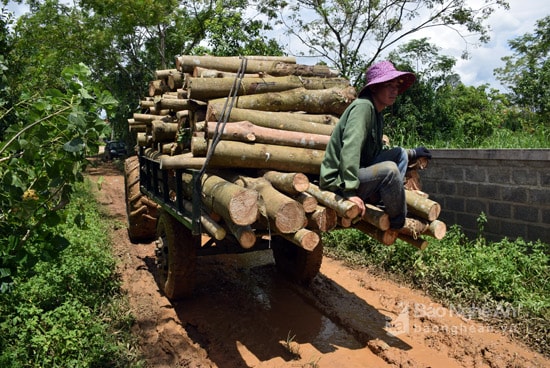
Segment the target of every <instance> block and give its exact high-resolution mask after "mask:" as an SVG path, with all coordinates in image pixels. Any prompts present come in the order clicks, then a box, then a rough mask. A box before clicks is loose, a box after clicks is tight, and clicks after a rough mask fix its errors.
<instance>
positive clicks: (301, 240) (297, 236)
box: [281, 229, 321, 251]
mask: <svg viewBox="0 0 550 368" xmlns="http://www.w3.org/2000/svg"><path fill="white" fill-rule="evenodd" d="M281 236H282V237H284V238H285V239H287V240H288V241H290V242H292V243H294V244H296V245H297V246H299V247H300V248H303V249H305V250H307V251H312V250H314V249H315V248H316V247H317V245H319V243H320V242H321V237H320V236H319V234H317V233H316V232H314V231H311V230H308V229H300V230H298V231H296V232H295V233H293V234H281Z"/></svg>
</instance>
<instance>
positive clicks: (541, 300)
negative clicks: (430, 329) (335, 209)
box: [323, 226, 550, 355]
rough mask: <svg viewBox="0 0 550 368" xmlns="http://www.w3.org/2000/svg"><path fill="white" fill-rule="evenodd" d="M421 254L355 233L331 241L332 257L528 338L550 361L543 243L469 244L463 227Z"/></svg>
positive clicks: (549, 294)
mask: <svg viewBox="0 0 550 368" xmlns="http://www.w3.org/2000/svg"><path fill="white" fill-rule="evenodd" d="M427 240H428V241H429V245H428V247H427V248H426V249H425V250H423V251H420V250H418V249H416V248H414V247H412V246H411V245H409V244H407V243H405V242H402V241H400V240H398V241H397V242H396V243H395V244H394V245H393V246H386V245H382V244H379V243H377V242H376V241H374V240H372V239H371V238H369V237H368V236H367V235H365V234H363V233H360V232H359V231H357V230H354V229H345V230H336V231H332V232H330V233H327V234H325V235H324V237H323V241H324V243H325V249H326V253H327V255H328V256H331V257H335V258H339V259H343V260H345V261H346V262H348V263H349V264H350V265H361V266H367V267H370V268H372V269H375V270H376V271H378V272H385V273H387V274H388V275H390V276H391V277H393V278H395V279H397V280H399V281H401V282H405V283H407V284H409V285H411V286H413V287H416V288H419V289H422V290H424V291H426V292H427V293H428V294H429V295H430V296H431V297H432V298H434V299H435V300H438V301H440V302H442V303H443V304H445V305H447V306H449V307H451V308H454V309H455V310H457V311H459V312H462V313H463V314H465V316H466V317H468V318H473V319H482V320H483V321H484V322H488V323H491V324H493V325H494V326H496V327H497V328H500V329H502V330H505V331H508V332H510V333H511V334H512V335H513V336H515V337H520V338H521V340H522V341H524V342H527V343H528V344H529V345H530V346H531V347H533V349H535V350H538V351H540V352H541V353H543V354H546V355H550V338H549V336H550V326H549V324H548V321H549V320H550V268H549V266H550V256H549V252H548V250H549V247H548V245H547V244H544V243H541V242H535V243H532V242H524V241H523V240H521V239H518V240H516V241H510V240H508V239H503V240H501V241H499V242H487V241H485V240H484V239H483V238H481V237H479V238H477V239H474V240H469V239H467V237H466V236H465V235H464V234H463V232H462V231H461V230H460V228H459V227H457V226H454V227H451V228H450V229H449V231H448V232H447V235H446V237H445V238H444V239H442V240H439V241H438V240H435V239H427Z"/></svg>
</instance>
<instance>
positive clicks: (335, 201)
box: [306, 183, 361, 219]
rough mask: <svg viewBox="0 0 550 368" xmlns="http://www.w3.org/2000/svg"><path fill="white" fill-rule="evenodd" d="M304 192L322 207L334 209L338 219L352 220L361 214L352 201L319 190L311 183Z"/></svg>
mask: <svg viewBox="0 0 550 368" xmlns="http://www.w3.org/2000/svg"><path fill="white" fill-rule="evenodd" d="M306 192H307V193H309V194H311V195H312V196H314V197H315V198H316V199H317V201H319V203H321V204H322V205H324V206H327V207H330V208H332V209H334V210H335V211H336V214H337V215H338V216H340V217H347V218H349V219H354V218H356V217H357V216H359V214H360V213H361V211H360V209H359V207H358V206H357V205H356V204H355V203H353V202H352V201H348V200H346V199H345V198H343V197H341V196H339V195H337V194H335V193H333V192H329V191H326V190H321V189H320V188H319V187H318V186H317V185H315V184H313V183H310V184H309V188H308V189H307V190H306Z"/></svg>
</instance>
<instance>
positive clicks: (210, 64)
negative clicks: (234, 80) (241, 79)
mask: <svg viewBox="0 0 550 368" xmlns="http://www.w3.org/2000/svg"><path fill="white" fill-rule="evenodd" d="M279 62H284V63H296V58H294V57H287V56H247V66H246V70H245V72H246V73H265V72H268V70H270V69H274V64H277V63H279ZM241 63H242V60H241V58H240V57H237V56H193V55H181V56H178V57H177V58H176V69H178V70H179V71H180V72H182V73H193V69H194V68H195V67H196V66H200V67H203V68H207V69H217V70H222V71H228V72H234V73H236V72H237V71H238V70H239V68H240V67H241ZM268 74H269V73H268Z"/></svg>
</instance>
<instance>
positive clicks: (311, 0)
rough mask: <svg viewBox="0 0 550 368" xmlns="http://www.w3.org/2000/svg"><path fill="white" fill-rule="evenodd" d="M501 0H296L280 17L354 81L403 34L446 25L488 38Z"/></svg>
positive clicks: (313, 50)
mask: <svg viewBox="0 0 550 368" xmlns="http://www.w3.org/2000/svg"><path fill="white" fill-rule="evenodd" d="M496 7H503V8H506V9H507V8H508V3H507V2H506V1H505V0H487V1H485V2H484V3H483V5H481V6H480V7H479V8H477V9H474V8H472V7H470V6H468V5H467V1H466V0H421V1H417V0H374V1H373V0H338V1H334V0H297V1H296V2H295V3H294V4H293V5H291V6H290V15H289V16H288V17H287V18H286V19H285V23H286V25H287V28H288V31H289V33H290V34H292V35H294V36H295V37H297V38H298V39H299V40H300V41H301V42H302V43H303V44H304V45H305V46H307V47H308V48H309V50H308V53H309V55H311V56H317V57H321V58H322V59H324V60H325V61H328V62H329V63H332V66H334V67H335V68H337V69H339V70H340V71H341V73H342V74H343V75H344V76H346V77H348V78H350V79H351V80H352V81H353V82H354V83H355V84H356V85H358V84H359V83H360V82H361V80H360V78H359V76H360V75H361V73H362V72H364V69H365V67H366V66H368V65H370V64H371V63H372V62H373V61H374V60H376V59H377V58H378V57H379V56H380V55H381V54H382V53H383V52H384V51H388V50H389V49H390V48H392V47H393V46H396V45H397V44H398V43H399V42H401V41H402V40H404V39H405V38H406V37H408V36H410V35H412V34H414V33H416V32H418V31H420V30H425V29H436V28H443V27H447V28H449V29H451V30H453V31H455V32H457V33H458V35H459V36H462V37H463V39H464V40H465V43H466V46H468V43H467V42H466V40H467V38H466V36H470V35H472V34H473V35H476V36H477V40H478V41H479V42H487V41H488V40H489V35H488V26H487V25H486V24H485V21H486V20H487V18H488V17H489V16H490V15H491V13H492V12H493V11H494V10H495V8H496Z"/></svg>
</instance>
